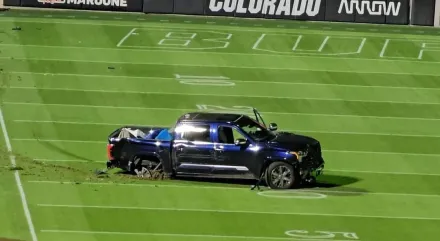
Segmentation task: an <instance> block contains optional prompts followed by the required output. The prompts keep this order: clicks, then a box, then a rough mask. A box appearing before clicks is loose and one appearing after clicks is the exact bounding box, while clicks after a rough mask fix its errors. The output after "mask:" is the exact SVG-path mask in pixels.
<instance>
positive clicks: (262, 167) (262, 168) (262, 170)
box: [260, 159, 296, 175]
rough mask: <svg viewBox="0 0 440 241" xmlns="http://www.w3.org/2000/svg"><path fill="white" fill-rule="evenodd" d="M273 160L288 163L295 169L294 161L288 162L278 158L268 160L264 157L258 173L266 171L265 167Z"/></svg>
mask: <svg viewBox="0 0 440 241" xmlns="http://www.w3.org/2000/svg"><path fill="white" fill-rule="evenodd" d="M274 162H284V163H286V164H289V165H291V166H293V168H294V169H296V165H295V163H290V162H287V161H286V160H278V159H274V160H269V159H266V161H265V162H264V164H263V166H261V170H260V175H261V174H263V172H265V171H266V169H267V168H268V167H269V165H270V164H272V163H274Z"/></svg>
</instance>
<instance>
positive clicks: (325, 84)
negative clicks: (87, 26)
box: [8, 71, 440, 91]
mask: <svg viewBox="0 0 440 241" xmlns="http://www.w3.org/2000/svg"><path fill="white" fill-rule="evenodd" d="M8 73H10V74H29V75H45V76H75V77H93V78H103V79H105V80H106V81H108V79H109V78H113V79H116V80H120V79H152V80H169V81H172V82H175V80H176V78H171V77H153V76H128V75H97V74H67V73H41V72H26V71H8ZM63 80H65V79H63V78H60V79H57V81H63ZM36 81H37V80H36ZM75 81H78V80H75ZM124 81H125V80H124ZM234 82H240V83H243V84H246V83H251V84H271V85H273V84H282V85H305V86H333V87H347V88H381V89H390V90H393V89H408V90H430V91H440V88H430V87H405V86H383V85H345V84H338V83H328V84H327V83H306V82H283V81H281V82H280V81H256V80H237V79H234Z"/></svg>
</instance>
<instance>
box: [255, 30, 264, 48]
mask: <svg viewBox="0 0 440 241" xmlns="http://www.w3.org/2000/svg"><path fill="white" fill-rule="evenodd" d="M264 36H266V34H265V33H263V34H261V36H260V38H258V40H257V42H255V44H254V46H253V47H252V49H258V45H259V44H260V42H261V41H263V39H264Z"/></svg>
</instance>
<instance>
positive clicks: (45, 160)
mask: <svg viewBox="0 0 440 241" xmlns="http://www.w3.org/2000/svg"><path fill="white" fill-rule="evenodd" d="M33 160H34V161H41V162H95V161H86V160H59V159H38V158H34V159H33Z"/></svg>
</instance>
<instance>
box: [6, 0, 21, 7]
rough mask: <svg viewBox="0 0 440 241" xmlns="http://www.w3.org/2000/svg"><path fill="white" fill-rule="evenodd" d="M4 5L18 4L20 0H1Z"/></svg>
mask: <svg viewBox="0 0 440 241" xmlns="http://www.w3.org/2000/svg"><path fill="white" fill-rule="evenodd" d="M3 4H4V5H5V6H20V0H3Z"/></svg>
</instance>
